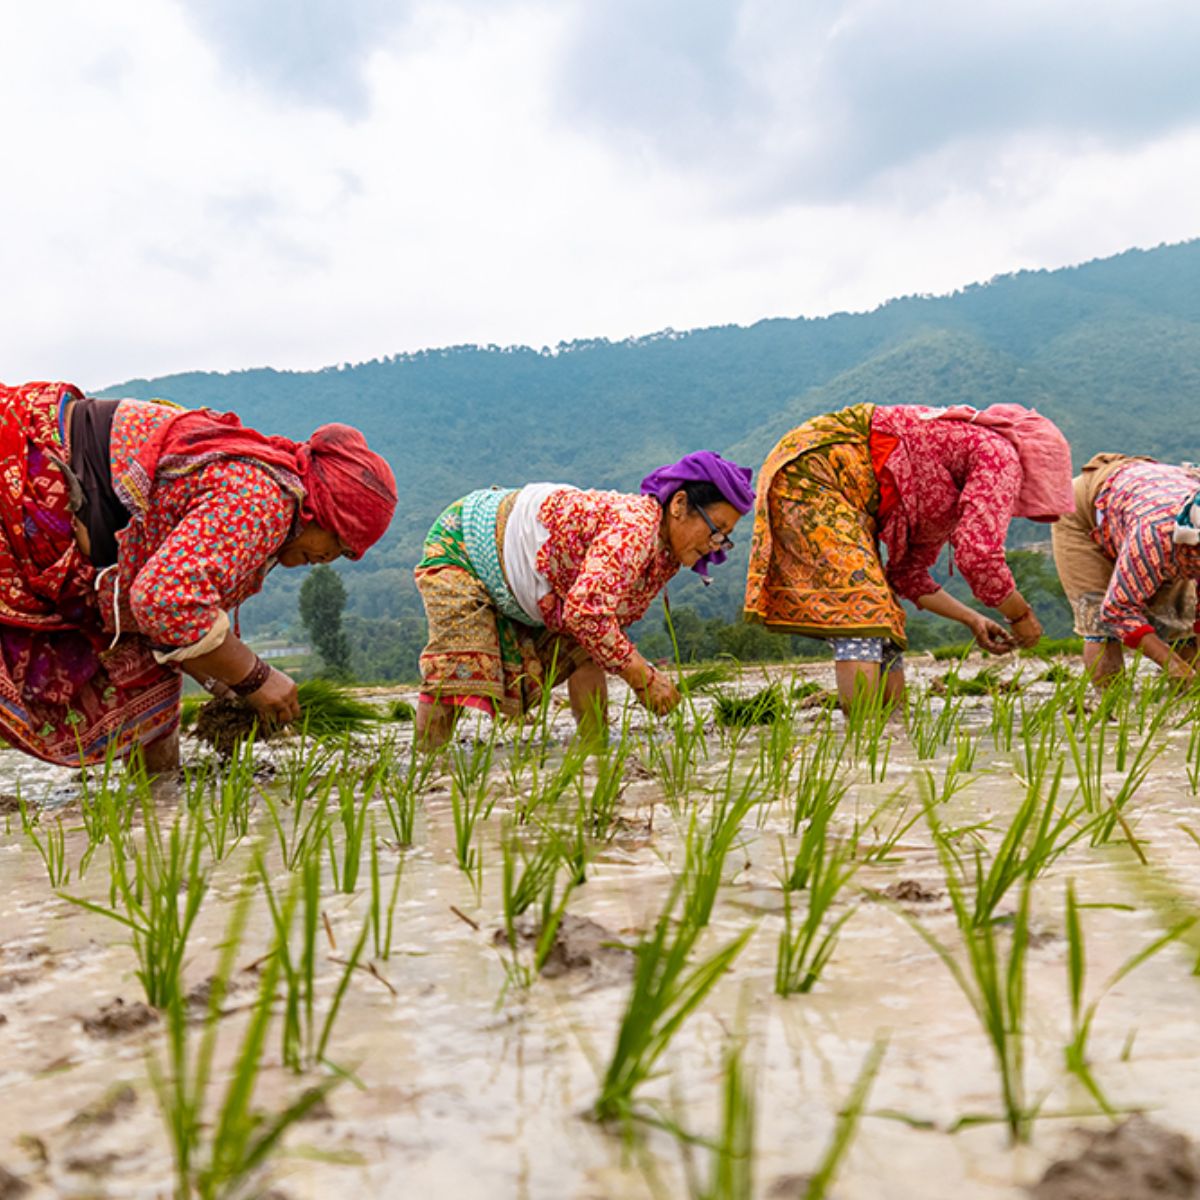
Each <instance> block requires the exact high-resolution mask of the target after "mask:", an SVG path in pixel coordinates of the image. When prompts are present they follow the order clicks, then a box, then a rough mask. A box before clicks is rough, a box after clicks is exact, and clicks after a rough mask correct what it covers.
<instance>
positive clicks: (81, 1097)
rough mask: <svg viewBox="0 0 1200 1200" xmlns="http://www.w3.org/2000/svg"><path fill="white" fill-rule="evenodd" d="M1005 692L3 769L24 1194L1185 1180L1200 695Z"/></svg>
mask: <svg viewBox="0 0 1200 1200" xmlns="http://www.w3.org/2000/svg"><path fill="white" fill-rule="evenodd" d="M980 667H981V664H980V663H978V662H977V661H975V660H972V661H971V662H970V663H968V664H965V665H962V666H960V667H957V668H955V669H953V670H952V671H951V672H950V676H949V678H948V679H947V678H944V676H945V668H943V667H937V668H936V670H935V668H934V667H933V666H925V667H920V668H918V669H917V670H916V672H915V679H914V681H913V682H914V686H913V688H912V689H911V702H910V705H909V707H908V710H907V712H906V713H905V714H903V715H902V716H896V717H892V718H891V720H889V719H888V718H887V715H886V714H881V713H879V712H872V711H870V710H864V711H862V712H858V713H855V714H853V715H852V716H851V718H850V720H849V721H847V720H846V719H844V718H843V717H842V716H841V714H839V713H836V712H831V711H830V710H829V708H828V707H827V705H826V704H825V703H824V702H823V698H822V696H821V695H819V694H817V695H813V694H810V693H811V688H810V687H809V686H808V685H809V684H810V683H811V682H812V681H814V680H815V681H816V682H818V683H820V684H824V685H827V684H828V683H830V682H831V677H827V674H828V668H809V669H808V670H807V672H806V673H803V674H796V675H793V674H791V673H790V672H775V673H773V675H772V676H771V677H769V678H768V677H765V676H764V675H763V673H761V672H746V673H745V674H744V675H743V676H742V677H741V678H734V679H731V680H725V681H715V680H707V681H706V680H705V679H704V678H702V677H694V678H693V679H692V690H691V693H690V698H689V700H688V702H687V703H685V705H683V706H682V707H681V708H680V710H679V711H678V712H677V713H676V714H674V715H673V716H672V717H671V718H668V719H666V720H663V721H661V722H647V721H646V720H645V719H644V718H643V716H642V715H641V713H640V710H638V709H636V708H635V707H633V706H630V705H628V704H626V707H625V708H624V709H622V708H621V704H622V703H623V702H625V696H624V693H623V692H620V693H618V695H617V696H616V698H615V701H614V704H613V712H614V716H615V717H616V718H617V719H616V721H615V722H614V733H613V737H612V739H611V741H610V743H609V746H608V748H607V751H606V752H605V753H604V754H603V755H601V756H599V757H593V758H590V759H585V758H584V757H582V756H581V755H579V754H578V753H576V752H574V751H573V750H572V749H570V747H568V746H567V745H566V741H567V735H568V734H569V732H570V721H569V718H566V717H565V716H564V715H563V714H562V713H561V712H560V711H559V710H557V709H555V710H552V711H548V712H545V713H543V714H542V716H541V719H540V720H539V722H537V723H536V724H535V726H533V727H531V728H529V729H527V730H526V736H525V737H524V738H523V739H517V740H514V738H513V737H512V735H511V731H507V732H506V731H501V732H500V733H499V734H498V735H495V734H493V733H492V730H491V727H490V726H489V725H487V724H486V723H482V724H481V726H480V727H479V728H478V730H477V731H476V732H477V734H478V738H477V739H474V738H466V737H464V738H463V740H462V741H460V742H459V743H458V744H456V745H454V746H452V747H451V748H449V749H448V750H447V751H446V752H445V753H444V754H442V755H441V756H439V757H438V758H436V759H434V760H428V761H426V760H421V759H417V760H415V761H414V759H413V757H412V755H411V751H410V745H409V742H410V732H409V727H408V726H398V725H392V724H387V725H383V724H381V725H380V726H379V732H376V733H369V734H356V735H354V736H352V737H348V738H344V739H341V740H339V739H337V738H333V739H327V740H324V741H319V740H316V739H312V738H305V739H301V738H293V739H290V740H285V741H282V742H276V743H272V744H271V745H269V746H242V747H240V748H239V749H238V750H237V751H236V752H235V754H234V755H233V757H232V758H231V759H229V760H227V761H220V760H218V759H216V758H214V757H213V756H212V755H211V753H210V752H208V751H206V750H204V749H203V748H202V747H200V746H199V745H198V744H191V745H189V746H188V748H187V751H186V754H187V759H188V769H187V772H186V776H185V778H184V780H183V781H182V783H181V784H180V785H179V788H178V791H177V792H176V793H174V794H168V793H166V792H163V791H161V790H159V791H151V790H150V789H148V788H147V787H146V786H145V785H144V784H143V783H139V781H137V780H136V779H132V778H129V777H127V776H125V775H124V774H123V773H122V772H121V771H119V770H117V769H114V770H110V771H108V772H105V771H103V770H96V771H92V772H91V773H89V775H88V777H87V778H86V779H85V780H84V781H83V782H82V784H81V782H80V779H79V777H78V775H76V774H73V773H71V772H67V771H60V770H55V769H51V768H46V767H44V766H41V765H39V764H37V763H34V762H31V761H29V760H26V759H23V758H21V757H19V756H18V755H17V754H16V753H15V752H11V751H7V752H3V753H0V790H2V791H3V799H2V800H0V803H2V804H3V806H4V811H3V813H0V832H2V837H0V881H2V882H0V1168H3V1173H0V1195H2V1196H4V1197H8V1196H16V1195H21V1194H24V1195H29V1196H42V1195H44V1196H73V1197H85V1196H86V1197H101V1196H105V1197H158V1196H164V1197H165V1196H171V1195H175V1196H181V1197H182V1196H190V1195H197V1196H204V1197H215V1196H237V1195H245V1196H255V1195H258V1196H273V1197H276V1198H280V1197H294V1198H297V1200H298V1198H300V1197H329V1196H334V1195H338V1196H355V1197H358V1196H363V1197H369V1196H378V1197H385V1196H386V1197H406V1196H413V1197H428V1196H430V1195H438V1196H443V1197H456V1198H457V1197H474V1196H479V1197H515V1198H534V1197H579V1198H585V1197H586V1198H596V1200H599V1198H603V1197H693V1196H694V1197H713V1198H719V1197H731V1198H732V1197H751V1196H769V1197H796V1198H802V1197H812V1198H815V1197H821V1196H834V1197H840V1198H842V1200H892V1198H894V1200H908V1198H914V1200H915V1198H921V1200H940V1198H942V1197H946V1198H950V1197H954V1198H959V1197H978V1198H980V1200H1011V1198H1015V1197H1020V1196H1025V1195H1027V1194H1029V1191H1028V1190H1027V1189H1033V1188H1036V1189H1037V1190H1036V1191H1035V1192H1034V1194H1036V1195H1038V1196H1042V1197H1045V1198H1051V1197H1060V1198H1062V1197H1068V1196H1081V1197H1082V1196H1088V1197H1092V1198H1100V1200H1104V1198H1105V1197H1108V1196H1112V1197H1122V1200H1136V1198H1137V1197H1140V1196H1143V1195H1145V1196H1151V1195H1155V1196H1157V1195H1172V1196H1175V1195H1177V1196H1188V1195H1192V1194H1194V1192H1193V1190H1192V1189H1193V1188H1194V1187H1195V1186H1196V1180H1195V1176H1194V1175H1193V1176H1189V1175H1188V1172H1189V1171H1194V1169H1195V1164H1194V1161H1193V1159H1192V1158H1191V1153H1190V1150H1189V1148H1188V1147H1187V1146H1186V1144H1184V1143H1182V1142H1178V1141H1172V1140H1170V1138H1168V1137H1167V1136H1166V1135H1165V1134H1163V1133H1161V1132H1159V1127H1164V1128H1166V1129H1171V1130H1175V1131H1178V1132H1180V1133H1183V1134H1186V1135H1190V1136H1193V1137H1200V1106H1197V1105H1196V1102H1195V1097H1196V1095H1197V1094H1200V978H1198V977H1197V975H1196V974H1195V971H1196V969H1197V959H1198V954H1200V926H1195V925H1193V921H1194V920H1195V916H1194V914H1195V913H1200V821H1198V820H1196V818H1195V817H1194V816H1193V809H1194V807H1195V804H1196V789H1197V786H1198V785H1200V734H1198V733H1197V732H1196V731H1197V730H1198V729H1200V723H1198V722H1197V721H1196V716H1197V712H1198V709H1197V698H1196V697H1195V696H1186V695H1184V696H1180V695H1172V694H1170V693H1168V692H1166V691H1165V690H1164V689H1163V686H1162V685H1161V682H1160V680H1159V679H1158V677H1157V676H1156V675H1142V676H1140V677H1139V679H1138V681H1137V684H1136V686H1128V687H1120V688H1117V689H1114V690H1113V691H1111V692H1110V693H1108V695H1107V696H1106V698H1105V700H1104V702H1103V703H1102V704H1101V705H1099V706H1097V705H1096V703H1095V702H1094V701H1093V700H1092V699H1091V698H1090V697H1088V696H1087V693H1086V689H1084V688H1083V687H1082V685H1081V683H1080V681H1079V679H1078V665H1077V664H1074V665H1073V666H1070V667H1067V666H1064V665H1062V664H1060V665H1058V666H1056V667H1055V668H1053V669H1052V670H1051V671H1050V672H1049V675H1050V678H1048V679H1046V678H1039V677H1040V676H1043V675H1045V674H1046V668H1047V664H1046V663H1042V662H1038V661H1037V660H1023V661H1021V662H1020V663H1019V664H1018V663H1016V662H1010V663H1007V664H1005V665H1002V666H1001V667H1000V668H999V669H998V670H992V671H991V672H989V673H988V674H985V675H982V676H980V675H979V670H980ZM964 681H971V682H967V683H965V682H964ZM768 684H769V685H770V686H771V690H769V691H766V692H764V691H763V690H762V689H763V688H764V686H766V685H768ZM752 695H753V696H754V697H755V698H754V700H753V701H752V702H751V703H744V702H740V701H739V699H738V697H739V696H740V697H742V698H746V697H750V696H752ZM380 703H382V700H381V701H380ZM1132 1112H1144V1113H1146V1114H1147V1118H1144V1119H1139V1120H1138V1121H1136V1122H1135V1123H1134V1124H1133V1125H1131V1126H1125V1127H1124V1128H1123V1129H1122V1132H1121V1133H1120V1134H1117V1135H1111V1134H1110V1135H1109V1137H1108V1138H1107V1139H1104V1140H1101V1141H1099V1142H1095V1144H1092V1139H1094V1137H1095V1134H1096V1133H1098V1132H1099V1133H1102V1132H1104V1131H1111V1130H1113V1129H1114V1128H1116V1127H1117V1123H1118V1122H1120V1121H1122V1120H1124V1119H1125V1118H1126V1117H1127V1116H1128V1115H1129V1114H1130V1113H1132ZM1081 1131H1093V1132H1092V1133H1091V1134H1089V1133H1086V1132H1081ZM1089 1145H1091V1147H1092V1148H1091V1150H1090V1151H1089V1150H1088V1147H1089ZM1081 1152H1088V1153H1090V1154H1091V1155H1092V1159H1091V1160H1088V1159H1086V1158H1085V1160H1084V1163H1083V1166H1081V1167H1079V1168H1076V1167H1064V1166H1060V1167H1059V1168H1058V1169H1057V1171H1056V1172H1053V1173H1052V1175H1053V1176H1054V1177H1053V1178H1051V1179H1049V1180H1047V1181H1046V1182H1045V1183H1043V1184H1039V1181H1040V1180H1041V1179H1042V1176H1043V1173H1044V1172H1045V1171H1046V1169H1047V1167H1048V1166H1050V1164H1052V1163H1054V1162H1055V1161H1056V1160H1065V1159H1070V1158H1073V1157H1075V1156H1077V1155H1079V1154H1080V1153H1081ZM1100 1160H1103V1162H1100ZM1098 1164H1099V1165H1098ZM1105 1164H1107V1165H1105ZM1142 1168H1147V1170H1148V1171H1149V1174H1150V1175H1151V1176H1153V1175H1154V1173H1155V1172H1158V1176H1159V1183H1158V1184H1153V1185H1152V1183H1153V1181H1152V1182H1151V1183H1146V1182H1145V1180H1143V1181H1142V1182H1139V1181H1138V1179H1137V1178H1135V1174H1136V1172H1137V1170H1139V1169H1142ZM1087 1171H1090V1172H1092V1174H1090V1175H1087V1176H1086V1179H1084V1177H1083V1175H1081V1174H1080V1172H1087ZM1096 1171H1099V1172H1100V1173H1099V1174H1096V1173H1095V1172H1096ZM1105 1171H1107V1172H1108V1175H1105V1173H1104V1172H1105ZM1114 1171H1123V1172H1125V1174H1124V1175H1120V1176H1114V1175H1113V1172H1114ZM1113 1178H1116V1180H1117V1181H1116V1182H1115V1183H1112V1179H1113ZM1081 1179H1083V1182H1081ZM1164 1180H1165V1182H1163V1181H1164ZM1110 1183H1111V1185H1112V1186H1111V1190H1105V1189H1106V1188H1109V1186H1110ZM1160 1185H1161V1186H1160ZM1156 1187H1157V1188H1158V1189H1159V1190H1154V1189H1155V1188H1156ZM22 1188H24V1189H25V1190H24V1191H22ZM1056 1189H1057V1190H1056ZM1071 1189H1075V1190H1071ZM1172 1189H1174V1190H1172Z"/></svg>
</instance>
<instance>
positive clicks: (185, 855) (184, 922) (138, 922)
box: [59, 793, 208, 1009]
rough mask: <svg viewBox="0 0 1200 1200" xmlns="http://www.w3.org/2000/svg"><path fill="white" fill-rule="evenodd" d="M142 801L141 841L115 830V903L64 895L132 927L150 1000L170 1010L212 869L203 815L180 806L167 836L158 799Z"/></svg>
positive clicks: (110, 840)
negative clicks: (205, 861)
mask: <svg viewBox="0 0 1200 1200" xmlns="http://www.w3.org/2000/svg"><path fill="white" fill-rule="evenodd" d="M141 800H142V804H141V811H142V822H143V828H144V838H143V840H142V842H141V843H140V844H139V843H137V842H135V841H133V840H132V839H128V838H126V837H124V836H123V835H122V834H121V833H120V831H119V830H117V829H114V830H110V834H109V838H108V846H109V857H110V869H111V884H110V907H107V908H106V907H104V906H103V905H100V904H97V903H95V902H94V901H92V900H87V899H84V898H83V897H79V896H69V895H67V894H66V893H65V892H60V893H59V895H60V896H62V897H63V899H65V900H69V901H70V902H71V903H72V904H75V905H78V906H79V907H80V908H83V909H86V910H88V911H89V912H94V913H96V914H98V915H99V916H102V917H107V918H108V919H109V920H112V921H116V922H117V923H118V924H120V925H123V926H125V927H126V928H127V929H128V930H129V931H130V933H131V935H132V939H133V948H134V951H135V953H136V954H137V957H138V962H139V968H138V971H137V977H138V979H139V980H140V981H141V984H142V987H143V989H144V991H145V993H146V1003H147V1004H149V1005H151V1006H152V1007H153V1008H158V1009H166V1008H167V1007H168V1006H169V1005H170V1004H171V1003H172V1001H173V999H174V998H175V992H176V990H177V988H178V987H179V979H180V975H181V972H182V969H183V957H184V953H185V951H186V949H187V940H188V936H189V934H190V933H191V930H192V925H193V924H194V923H195V920H196V915H197V914H198V913H199V911H200V904H201V902H202V901H203V899H204V896H205V893H206V892H207V891H208V873H207V872H206V871H205V870H204V868H203V867H202V866H201V855H202V851H203V849H204V842H205V833H204V828H203V822H202V820H200V819H198V818H196V817H193V816H192V815H190V814H189V813H188V812H187V810H186V809H183V810H180V811H179V812H177V813H176V814H175V819H174V822H173V823H172V825H171V829H170V831H169V833H166V834H164V832H163V830H162V827H161V825H160V824H159V820H158V815H157V813H156V811H155V807H154V802H153V800H152V799H150V798H149V796H148V795H147V794H146V793H143V794H142V796H141Z"/></svg>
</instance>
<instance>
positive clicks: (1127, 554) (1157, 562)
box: [1094, 462, 1200, 647]
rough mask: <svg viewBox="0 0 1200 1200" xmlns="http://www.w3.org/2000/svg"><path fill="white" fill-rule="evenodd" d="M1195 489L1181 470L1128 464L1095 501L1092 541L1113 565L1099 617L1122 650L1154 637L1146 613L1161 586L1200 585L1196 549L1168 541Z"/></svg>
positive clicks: (1199, 549) (1196, 482)
mask: <svg viewBox="0 0 1200 1200" xmlns="http://www.w3.org/2000/svg"><path fill="white" fill-rule="evenodd" d="M1198 488H1200V479H1197V476H1196V474H1195V472H1193V471H1189V470H1186V469H1185V468H1183V467H1175V466H1169V465H1167V464H1166V463H1157V462H1131V463H1129V464H1128V465H1127V466H1123V467H1121V468H1119V469H1118V470H1117V471H1114V472H1113V474H1112V475H1110V476H1109V478H1108V479H1107V480H1106V481H1105V482H1104V483H1103V484H1102V485H1101V487H1100V490H1099V492H1098V493H1097V495H1096V520H1097V528H1096V533H1095V535H1094V536H1095V540H1096V543H1097V545H1098V546H1099V547H1100V549H1101V550H1103V551H1104V553H1105V554H1106V555H1107V556H1108V557H1109V558H1111V559H1112V560H1113V562H1114V566H1113V573H1112V578H1111V580H1110V581H1109V584H1108V591H1107V592H1106V593H1105V595H1104V601H1103V603H1102V605H1101V608H1100V616H1101V619H1102V620H1103V621H1104V624H1105V625H1106V626H1108V628H1109V629H1110V630H1111V631H1112V632H1113V633H1114V634H1115V635H1116V636H1117V637H1119V638H1120V639H1121V640H1122V641H1123V642H1124V643H1125V644H1126V645H1127V646H1132V647H1136V646H1137V645H1138V644H1139V643H1140V642H1141V640H1142V638H1143V637H1145V636H1146V634H1148V633H1152V632H1154V630H1153V626H1152V625H1151V624H1150V623H1149V622H1148V621H1147V613H1148V612H1149V610H1150V608H1151V605H1152V603H1153V601H1154V597H1155V594H1156V593H1157V592H1158V591H1159V589H1160V588H1162V587H1163V585H1164V584H1168V583H1171V582H1173V581H1175V580H1185V579H1194V580H1200V546H1185V545H1176V544H1175V542H1174V541H1173V540H1172V532H1173V531H1174V528H1175V518H1176V516H1177V515H1178V514H1179V511H1180V509H1181V508H1183V506H1184V504H1185V503H1186V502H1187V500H1188V498H1189V497H1191V496H1194V495H1195V494H1196V492H1197V489H1198Z"/></svg>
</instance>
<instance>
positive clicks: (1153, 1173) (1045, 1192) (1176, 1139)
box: [1029, 1117, 1200, 1200]
mask: <svg viewBox="0 0 1200 1200" xmlns="http://www.w3.org/2000/svg"><path fill="white" fill-rule="evenodd" d="M1084 1136H1085V1137H1086V1138H1087V1139H1088V1144H1087V1146H1085V1148H1084V1149H1083V1150H1082V1151H1081V1152H1080V1153H1079V1154H1078V1155H1077V1156H1076V1157H1074V1158H1069V1159H1062V1160H1060V1161H1059V1162H1055V1163H1051V1164H1050V1166H1049V1167H1047V1168H1046V1173H1045V1175H1043V1176H1042V1178H1041V1181H1040V1182H1039V1183H1037V1184H1036V1185H1035V1186H1034V1187H1032V1188H1030V1189H1029V1194H1030V1195H1031V1196H1034V1197H1035V1198H1036V1200H1168V1198H1174V1200H1197V1198H1198V1197H1200V1153H1197V1149H1196V1146H1195V1144H1194V1143H1193V1142H1192V1141H1191V1140H1190V1139H1189V1138H1187V1137H1185V1136H1184V1135H1183V1134H1181V1133H1173V1132H1172V1131H1171V1130H1169V1129H1164V1128H1163V1127H1162V1126H1161V1125H1156V1124H1155V1123H1154V1122H1153V1121H1150V1120H1148V1119H1147V1118H1146V1117H1131V1118H1130V1119H1129V1120H1128V1121H1125V1122H1123V1123H1122V1124H1120V1125H1118V1126H1117V1128H1116V1129H1110V1130H1107V1131H1105V1132H1104V1133H1092V1134H1084Z"/></svg>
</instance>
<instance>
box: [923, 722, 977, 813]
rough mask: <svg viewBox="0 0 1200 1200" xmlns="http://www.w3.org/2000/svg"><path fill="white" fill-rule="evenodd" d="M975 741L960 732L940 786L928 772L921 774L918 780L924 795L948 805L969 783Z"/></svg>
mask: <svg viewBox="0 0 1200 1200" xmlns="http://www.w3.org/2000/svg"><path fill="white" fill-rule="evenodd" d="M975 752H976V744H975V740H974V739H973V738H972V737H971V736H970V735H969V734H966V733H962V732H960V733H959V735H958V740H957V742H956V743H955V748H954V757H953V758H951V760H950V761H949V762H948V763H947V764H946V769H945V771H943V772H942V779H941V785H940V786H939V785H938V783H937V782H936V780H935V779H934V774H933V772H932V771H930V770H924V771H922V772H921V774H920V776H918V778H919V779H921V780H922V785H923V788H924V791H925V793H926V795H928V796H930V797H932V798H933V800H934V802H935V803H937V804H948V803H949V802H950V801H951V800H952V799H954V797H955V796H956V795H957V794H958V793H959V792H961V791H962V790H963V788H965V787H966V786H967V785H968V784H969V783H970V782H971V779H970V775H971V769H972V768H973V767H974V765H975Z"/></svg>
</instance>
